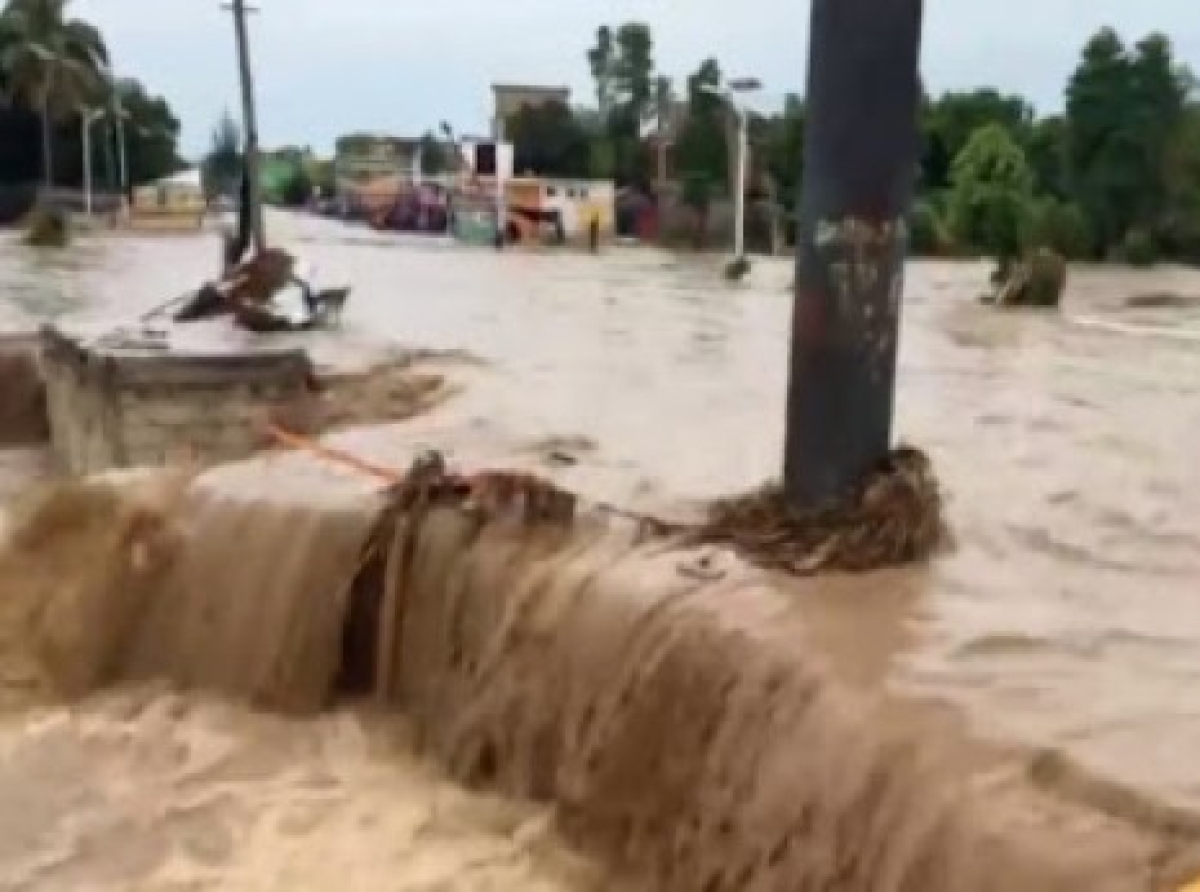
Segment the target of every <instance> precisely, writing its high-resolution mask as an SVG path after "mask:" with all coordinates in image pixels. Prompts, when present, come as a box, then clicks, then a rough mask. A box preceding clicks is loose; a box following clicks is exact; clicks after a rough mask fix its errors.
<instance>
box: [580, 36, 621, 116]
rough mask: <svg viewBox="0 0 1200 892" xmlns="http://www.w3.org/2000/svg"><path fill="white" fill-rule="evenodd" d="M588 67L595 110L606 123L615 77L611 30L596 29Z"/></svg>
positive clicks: (611, 101)
mask: <svg viewBox="0 0 1200 892" xmlns="http://www.w3.org/2000/svg"><path fill="white" fill-rule="evenodd" d="M587 57H588V67H589V68H590V69H591V72H592V80H593V81H595V84H596V108H597V109H599V111H600V117H601V119H602V120H604V121H607V119H608V113H609V110H610V109H611V108H612V105H613V79H614V76H615V68H616V64H615V60H616V47H615V45H614V43H613V33H612V28H610V27H609V26H608V25H601V26H600V27H599V28H598V29H596V45H595V46H593V47H592V48H591V49H590V50H588V54H587Z"/></svg>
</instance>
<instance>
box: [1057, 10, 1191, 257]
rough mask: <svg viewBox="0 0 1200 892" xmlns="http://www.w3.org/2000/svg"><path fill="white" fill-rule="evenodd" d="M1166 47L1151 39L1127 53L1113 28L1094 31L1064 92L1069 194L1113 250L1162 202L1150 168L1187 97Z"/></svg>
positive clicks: (1158, 163) (1100, 244)
mask: <svg viewBox="0 0 1200 892" xmlns="http://www.w3.org/2000/svg"><path fill="white" fill-rule="evenodd" d="M1173 67H1174V66H1173V64H1172V63H1171V61H1170V51H1169V45H1167V44H1166V43H1165V41H1163V40H1160V39H1148V40H1147V41H1143V42H1142V44H1141V45H1139V47H1138V48H1137V49H1136V50H1135V51H1134V52H1133V53H1131V52H1129V51H1128V50H1127V48H1126V46H1125V44H1124V42H1123V41H1122V40H1121V38H1120V36H1118V34H1117V33H1116V32H1115V31H1114V30H1112V29H1111V28H1104V29H1102V30H1101V31H1099V32H1098V33H1097V34H1095V35H1094V36H1093V37H1092V38H1091V39H1090V40H1089V41H1088V42H1087V44H1086V45H1085V46H1084V49H1083V54H1082V58H1081V60H1080V63H1079V65H1078V67H1077V68H1076V69H1075V72H1074V73H1073V74H1072V75H1071V79H1070V81H1069V83H1068V84H1067V91H1066V121H1067V162H1068V170H1069V171H1070V185H1071V192H1072V195H1073V197H1074V199H1075V200H1076V201H1077V202H1078V204H1079V205H1080V207H1082V208H1083V210H1084V212H1085V213H1086V214H1087V216H1088V218H1089V220H1090V221H1091V223H1092V226H1093V228H1094V230H1095V234H1096V244H1097V248H1098V249H1099V250H1100V251H1104V252H1107V251H1111V250H1112V249H1113V248H1115V247H1116V246H1118V245H1119V244H1120V243H1121V242H1122V240H1123V239H1124V236H1125V233H1126V232H1127V231H1128V230H1129V229H1130V228H1132V227H1133V226H1134V225H1143V226H1144V225H1147V224H1150V223H1151V222H1152V218H1153V216H1155V214H1156V212H1157V208H1156V206H1159V205H1161V203H1162V194H1161V188H1160V185H1159V182H1158V181H1159V177H1160V176H1161V173H1159V172H1156V171H1155V169H1154V168H1155V167H1159V168H1161V167H1163V166H1165V164H1164V162H1165V160H1166V159H1165V146H1166V145H1167V144H1168V143H1169V142H1170V136H1171V134H1172V132H1173V131H1174V130H1175V129H1176V128H1177V127H1178V123H1179V121H1180V119H1181V115H1182V105H1183V99H1184V94H1183V92H1177V91H1176V90H1175V88H1174V74H1173V72H1172V69H1173Z"/></svg>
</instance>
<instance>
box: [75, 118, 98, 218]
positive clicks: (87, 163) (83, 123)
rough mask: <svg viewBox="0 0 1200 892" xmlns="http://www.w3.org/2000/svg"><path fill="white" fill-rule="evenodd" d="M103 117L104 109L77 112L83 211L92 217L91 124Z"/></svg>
mask: <svg viewBox="0 0 1200 892" xmlns="http://www.w3.org/2000/svg"><path fill="white" fill-rule="evenodd" d="M103 115H104V109H102V108H97V109H87V108H81V109H80V110H79V126H80V128H81V129H82V130H83V209H84V213H85V214H86V215H87V216H88V218H89V219H90V218H91V216H92V124H94V123H95V122H96V120H97V119H98V118H100V117H102V116H103Z"/></svg>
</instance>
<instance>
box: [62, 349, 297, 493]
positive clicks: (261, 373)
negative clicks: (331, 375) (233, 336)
mask: <svg viewBox="0 0 1200 892" xmlns="http://www.w3.org/2000/svg"><path fill="white" fill-rule="evenodd" d="M41 344H42V373H43V377H44V379H45V385H46V402H47V405H48V407H49V419H50V431H51V441H52V445H53V448H54V451H55V453H56V455H57V457H58V459H59V461H60V463H61V464H62V465H63V466H64V468H65V469H66V470H67V471H69V472H71V473H74V474H88V473H96V472H100V471H104V470H107V469H109V468H127V467H138V466H143V465H161V464H164V463H166V462H167V461H168V460H169V459H170V458H171V457H172V455H173V454H175V453H177V452H178V451H180V450H183V449H186V450H188V451H190V452H192V453H193V454H194V455H195V456H196V457H197V458H201V459H211V460H219V459H232V458H240V457H243V456H245V455H247V454H248V453H250V452H252V451H253V450H254V448H255V447H256V446H257V445H258V444H260V443H261V442H262V434H261V431H259V430H258V429H257V425H258V424H259V423H260V422H261V419H262V418H263V417H264V415H265V413H266V411H267V410H268V409H269V408H270V407H273V406H279V405H284V404H287V403H293V402H295V401H298V400H302V399H303V398H304V396H305V394H306V392H307V390H308V386H307V381H308V380H309V378H310V376H311V374H312V367H311V363H310V362H309V360H308V357H307V356H306V355H305V353H304V352H303V351H302V350H298V349H295V348H291V349H283V350H279V349H262V350H258V351H255V352H249V351H222V352H216V351H213V352H207V353H200V352H196V353H179V352H175V351H171V350H169V349H165V347H166V345H165V344H164V345H163V347H162V348H158V347H155V346H154V344H153V343H150V344H145V343H137V342H129V341H122V340H120V339H105V338H104V337H103V336H99V337H98V336H97V335H96V332H95V331H94V330H88V329H83V330H68V329H64V328H59V327H57V326H53V325H47V326H44V327H43V328H42V332H41Z"/></svg>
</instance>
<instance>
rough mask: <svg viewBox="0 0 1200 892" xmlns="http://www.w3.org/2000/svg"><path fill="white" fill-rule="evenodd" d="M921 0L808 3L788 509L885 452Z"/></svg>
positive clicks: (912, 151)
mask: <svg viewBox="0 0 1200 892" xmlns="http://www.w3.org/2000/svg"><path fill="white" fill-rule="evenodd" d="M921 13H922V0H812V24H811V30H810V33H809V41H810V46H809V62H808V87H807V92H806V122H807V128H806V135H805V148H804V171H803V177H802V185H801V199H800V225H799V229H798V232H797V243H796V293H795V302H794V309H793V318H792V339H791V359H790V370H789V382H788V398H787V427H786V437H785V444H784V488H785V490H786V493H787V496H788V501H789V503H790V504H792V505H793V506H795V507H798V508H809V507H816V506H819V505H823V504H827V503H830V502H832V501H835V500H837V499H839V498H841V497H843V496H845V495H846V494H847V493H848V492H849V491H850V490H851V489H852V488H853V487H854V485H855V484H856V483H857V482H859V481H860V480H861V479H862V477H863V475H864V474H865V473H866V472H867V471H869V470H870V469H871V467H872V466H873V465H874V464H875V463H876V462H878V461H879V460H880V459H881V458H883V457H884V455H885V454H886V453H887V452H888V450H889V449H890V448H891V435H892V430H891V428H892V411H893V404H894V395H895V383H896V351H897V345H898V340H899V324H900V295H901V290H902V276H903V269H904V255H905V252H906V250H907V235H906V230H907V227H906V221H907V214H908V209H909V202H910V200H911V196H912V188H913V184H914V179H915V176H916V168H917V162H918V148H919V146H918V131H917V109H918V102H919V75H918V58H919V51H920V42H921Z"/></svg>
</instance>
